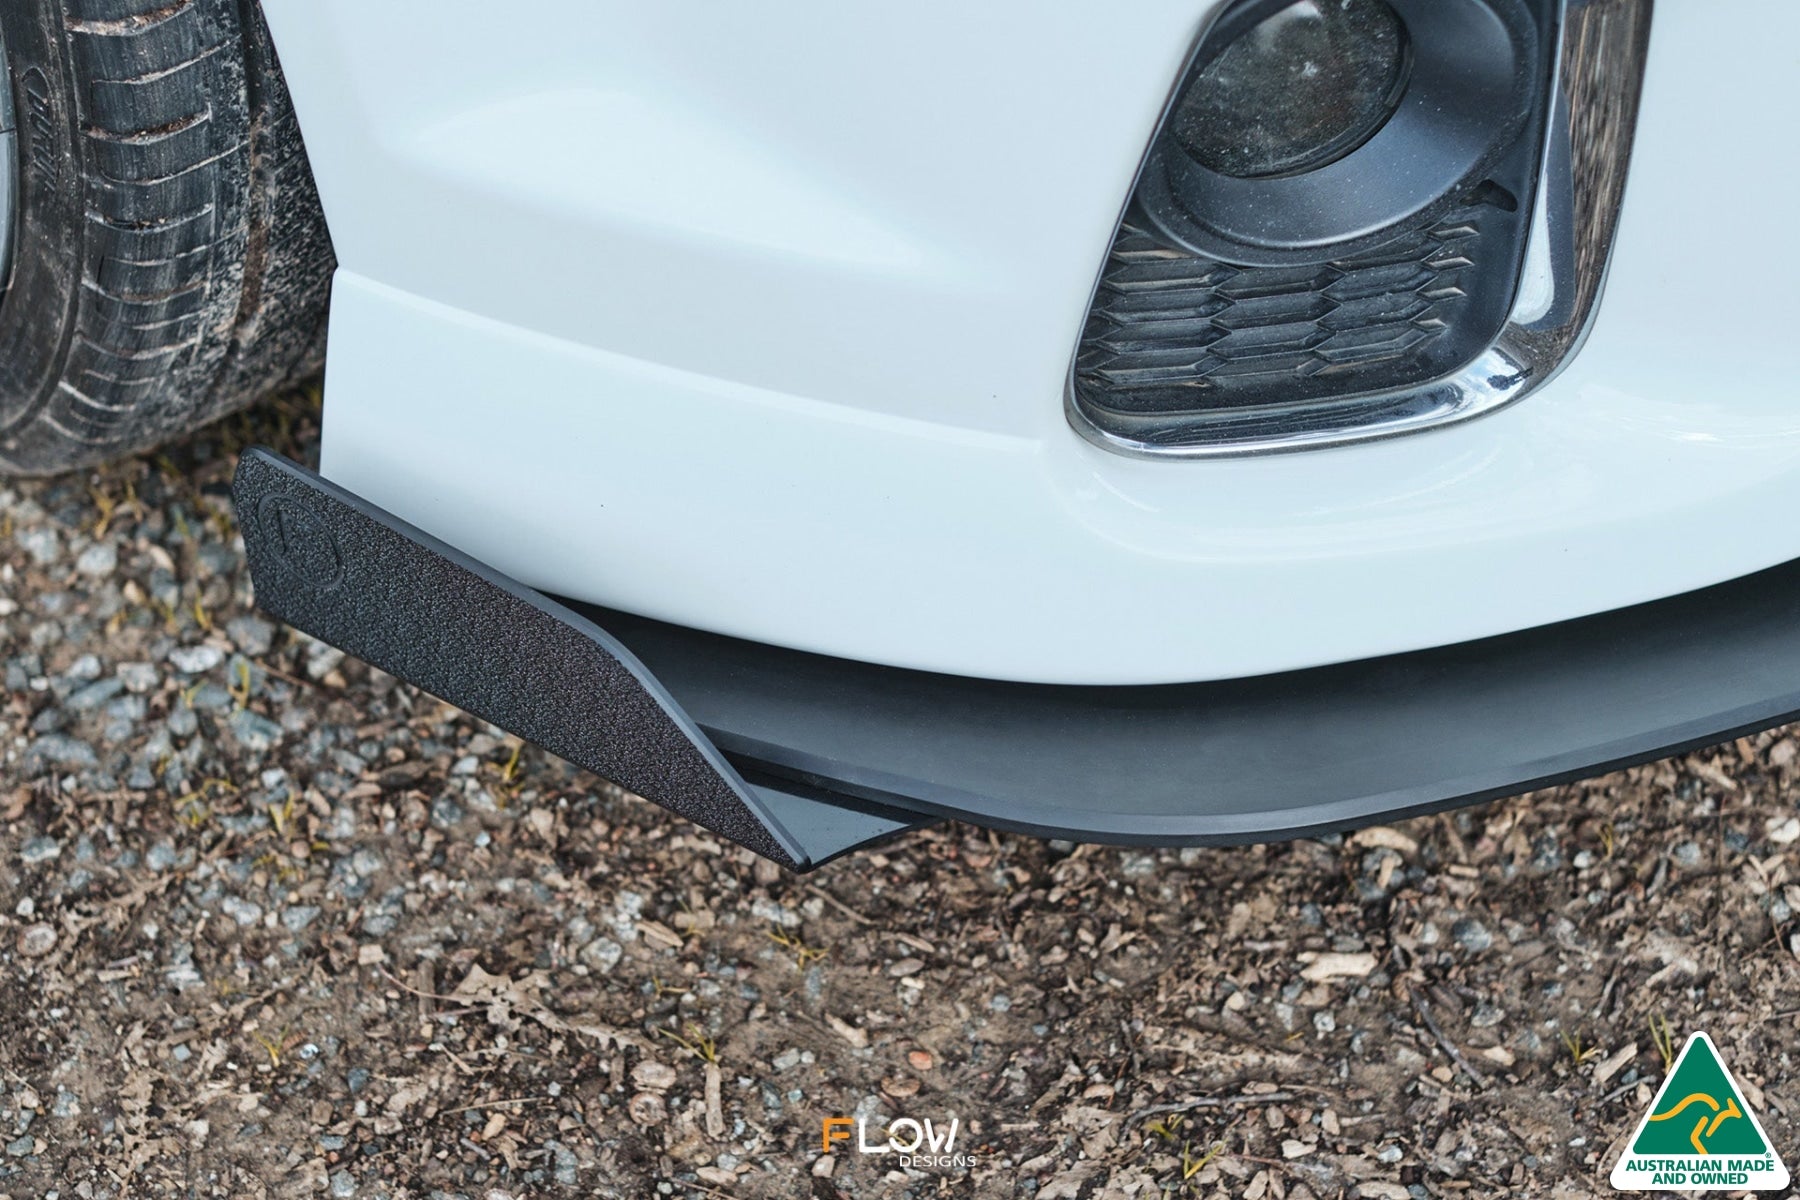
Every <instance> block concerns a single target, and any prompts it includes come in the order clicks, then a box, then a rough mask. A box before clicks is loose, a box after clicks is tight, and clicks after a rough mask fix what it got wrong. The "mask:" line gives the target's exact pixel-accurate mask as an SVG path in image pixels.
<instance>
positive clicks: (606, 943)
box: [575, 938, 625, 971]
mask: <svg viewBox="0 0 1800 1200" xmlns="http://www.w3.org/2000/svg"><path fill="white" fill-rule="evenodd" d="M624 956H625V947H623V946H621V945H619V943H617V942H615V941H613V940H612V939H611V938H595V939H594V940H593V941H591V942H589V943H588V944H587V945H585V946H583V947H582V948H581V949H580V950H579V951H578V952H577V953H576V955H575V957H576V958H578V959H580V960H581V961H582V962H584V963H586V964H587V965H588V966H590V967H592V968H594V969H595V970H598V971H610V970H612V969H613V968H614V967H616V966H618V965H619V960H620V959H621V958H623V957H624Z"/></svg>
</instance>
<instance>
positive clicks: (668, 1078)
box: [631, 1058, 677, 1092]
mask: <svg viewBox="0 0 1800 1200" xmlns="http://www.w3.org/2000/svg"><path fill="white" fill-rule="evenodd" d="M676 1078H677V1076H676V1074H675V1068H674V1067H671V1066H669V1065H668V1064H667V1063H659V1062H657V1061H656V1060H655V1059H654V1058H647V1059H645V1060H644V1061H643V1062H641V1063H639V1064H638V1065H637V1066H635V1067H633V1068H632V1071H631V1081H632V1082H633V1083H635V1084H637V1085H638V1088H639V1090H641V1091H646V1092H666V1091H668V1090H669V1089H670V1088H672V1087H674V1086H675V1080H676Z"/></svg>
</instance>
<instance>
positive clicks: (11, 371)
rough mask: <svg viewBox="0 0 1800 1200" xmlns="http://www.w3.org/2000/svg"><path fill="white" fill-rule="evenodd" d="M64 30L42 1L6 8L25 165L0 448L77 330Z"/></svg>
mask: <svg viewBox="0 0 1800 1200" xmlns="http://www.w3.org/2000/svg"><path fill="white" fill-rule="evenodd" d="M61 33H62V30H61V22H60V20H57V19H54V18H53V14H51V13H50V12H48V11H46V6H45V5H43V4H39V3H34V2H31V0H24V2H21V0H7V2H5V3H0V36H4V37H5V39H6V50H7V57H8V59H9V66H10V72H9V73H10V74H11V76H12V78H11V79H10V80H9V81H8V83H9V85H10V86H11V88H12V92H13V112H14V114H15V121H16V124H17V126H18V134H17V138H16V142H17V146H18V158H19V168H20V169H19V172H18V207H17V210H16V220H15V223H14V228H13V246H12V267H11V280H10V286H9V287H8V288H7V289H6V293H5V297H4V299H3V300H0V446H4V445H5V443H6V442H7V441H8V440H9V439H10V438H11V437H12V436H13V435H14V434H15V432H16V431H17V430H19V429H20V428H22V427H23V426H24V425H26V424H27V423H28V422H30V421H31V420H32V418H33V417H35V416H37V414H38V412H39V411H40V410H41V409H42V408H43V406H44V405H45V404H46V403H47V402H48V400H49V398H50V395H51V393H52V392H54V391H55V389H56V387H57V385H58V383H59V381H60V380H61V377H62V367H63V363H64V361H65V360H66V358H67V356H68V348H69V342H70V340H71V339H72V338H73V337H74V334H75V329H76V319H75V305H76V301H77V291H78V289H79V287H80V285H81V271H82V263H83V260H84V258H85V255H84V253H83V250H84V246H83V237H84V234H85V230H84V228H83V227H84V226H85V224H86V205H85V202H84V192H85V183H84V173H83V170H82V167H83V163H82V159H81V151H82V146H81V145H80V139H79V137H78V135H77V130H78V128H79V124H78V120H77V116H76V111H75V96H74V92H73V89H72V88H71V87H70V84H69V64H68V60H67V57H66V44H65V43H64V40H63V38H62V36H61Z"/></svg>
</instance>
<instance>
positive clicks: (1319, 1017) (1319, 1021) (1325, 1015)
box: [1313, 1011, 1337, 1033]
mask: <svg viewBox="0 0 1800 1200" xmlns="http://www.w3.org/2000/svg"><path fill="white" fill-rule="evenodd" d="M1313 1028H1314V1029H1316V1030H1318V1031H1319V1032H1320V1033H1330V1032H1332V1031H1333V1030H1335V1029H1336V1028H1337V1018H1336V1017H1334V1016H1332V1015H1331V1013H1330V1012H1329V1011H1320V1012H1316V1013H1314V1014H1313Z"/></svg>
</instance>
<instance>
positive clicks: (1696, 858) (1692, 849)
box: [1674, 842, 1703, 867]
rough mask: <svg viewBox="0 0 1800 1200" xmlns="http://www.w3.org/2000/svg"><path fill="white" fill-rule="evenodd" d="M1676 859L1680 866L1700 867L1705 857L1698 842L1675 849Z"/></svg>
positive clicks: (1683, 844)
mask: <svg viewBox="0 0 1800 1200" xmlns="http://www.w3.org/2000/svg"><path fill="white" fill-rule="evenodd" d="M1674 858H1675V862H1676V863H1677V865H1679V866H1683V867H1697V866H1699V865H1700V863H1701V860H1702V858H1703V855H1702V854H1701V852H1700V846H1699V844H1698V843H1697V842H1683V843H1681V844H1680V845H1679V846H1677V847H1675V850H1674Z"/></svg>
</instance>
